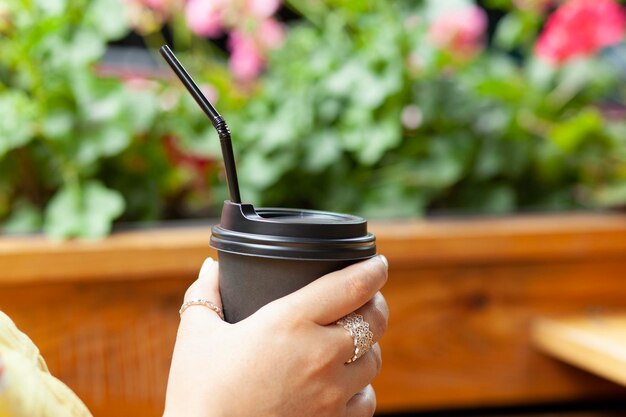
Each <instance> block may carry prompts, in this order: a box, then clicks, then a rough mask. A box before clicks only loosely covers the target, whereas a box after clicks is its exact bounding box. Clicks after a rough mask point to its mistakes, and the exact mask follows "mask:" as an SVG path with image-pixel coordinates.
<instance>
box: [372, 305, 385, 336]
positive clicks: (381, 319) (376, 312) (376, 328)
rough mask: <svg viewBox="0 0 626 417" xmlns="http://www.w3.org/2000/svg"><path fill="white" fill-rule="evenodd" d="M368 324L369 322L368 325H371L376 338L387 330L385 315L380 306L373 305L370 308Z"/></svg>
mask: <svg viewBox="0 0 626 417" xmlns="http://www.w3.org/2000/svg"><path fill="white" fill-rule="evenodd" d="M369 324H370V327H372V331H373V333H374V334H375V335H376V336H377V337H378V338H380V337H381V336H382V335H383V334H385V332H386V331H387V325H388V320H387V315H386V314H385V313H384V312H383V310H382V309H381V308H380V307H378V306H376V305H375V306H374V307H373V308H372V312H371V315H370V323H369Z"/></svg>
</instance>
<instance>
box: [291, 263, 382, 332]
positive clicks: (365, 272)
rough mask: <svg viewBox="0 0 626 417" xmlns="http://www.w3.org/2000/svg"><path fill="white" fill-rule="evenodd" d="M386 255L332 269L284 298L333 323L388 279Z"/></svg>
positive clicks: (311, 316) (318, 319)
mask: <svg viewBox="0 0 626 417" xmlns="http://www.w3.org/2000/svg"><path fill="white" fill-rule="evenodd" d="M387 265H388V264H387V258H385V257H384V256H383V255H378V256H375V257H373V258H370V259H368V260H366V261H363V262H359V263H357V264H354V265H350V266H348V267H346V268H344V269H340V270H339V271H334V272H331V273H330V274H326V275H324V276H323V277H321V278H319V279H317V280H315V281H313V282H312V283H310V284H309V285H307V286H306V287H304V288H302V289H300V290H298V291H296V292H294V293H292V294H290V295H288V296H286V297H285V298H284V301H286V302H289V303H291V304H292V306H293V307H294V308H297V309H298V310H299V311H301V312H303V314H304V315H305V316H306V317H307V318H309V319H310V320H312V321H314V322H316V323H318V324H320V325H324V326H325V325H327V324H330V323H334V322H335V321H337V320H339V319H340V318H341V317H343V316H345V315H346V314H349V313H352V312H353V311H355V310H356V309H358V308H359V307H361V306H362V305H364V304H365V303H367V302H368V300H370V299H371V298H372V297H374V295H375V294H376V293H377V292H378V290H380V289H381V288H382V287H383V285H385V282H387Z"/></svg>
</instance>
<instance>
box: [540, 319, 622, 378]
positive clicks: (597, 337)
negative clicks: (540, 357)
mask: <svg viewBox="0 0 626 417" xmlns="http://www.w3.org/2000/svg"><path fill="white" fill-rule="evenodd" d="M532 336H533V341H534V343H535V345H536V346H537V347H539V348H540V349H541V350H542V351H544V352H546V353H547V354H549V355H552V356H554V357H556V358H559V359H561V360H563V361H565V362H568V363H571V364H572V365H575V366H578V367H580V368H582V369H586V370H587V371H589V372H593V373H595V374H597V375H600V376H602V377H604V378H606V379H609V380H611V381H614V382H616V383H618V384H621V385H624V386H626V313H625V314H619V315H618V314H615V315H610V316H607V315H604V314H587V315H584V316H579V317H567V318H539V319H537V320H535V322H534V323H533V327H532Z"/></svg>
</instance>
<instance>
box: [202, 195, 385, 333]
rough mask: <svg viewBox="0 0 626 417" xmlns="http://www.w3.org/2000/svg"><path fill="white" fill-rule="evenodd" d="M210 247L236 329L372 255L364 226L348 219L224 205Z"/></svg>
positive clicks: (226, 307) (373, 246) (225, 304)
mask: <svg viewBox="0 0 626 417" xmlns="http://www.w3.org/2000/svg"><path fill="white" fill-rule="evenodd" d="M210 244H211V247H213V248H215V249H217V252H218V259H219V263H220V293H221V296H222V304H223V310H224V317H225V319H226V321H227V322H229V323H236V322H238V321H240V320H243V319H245V318H246V317H248V316H250V315H251V314H253V313H254V312H255V311H257V310H258V309H259V308H261V307H263V306H264V305H265V304H267V303H270V302H272V301H274V300H276V299H278V298H281V297H283V296H285V295H287V294H289V293H292V292H294V291H296V290H298V289H300V288H302V287H304V286H305V285H307V284H309V283H310V282H312V281H314V280H316V279H317V278H320V277H321V276H323V275H326V274H328V273H329V272H332V271H336V270H339V269H342V268H344V267H346V266H348V265H351V264H353V263H356V262H359V261H362V260H364V259H368V258H371V257H373V256H375V255H376V243H375V237H374V235H373V234H371V233H368V231H367V221H366V220H365V219H363V218H361V217H357V216H352V215H348V214H339V213H330V212H323V211H314V210H296V209H282V208H259V209H255V208H254V207H253V206H252V205H250V204H235V203H232V202H230V201H226V202H224V208H223V210H222V218H221V221H220V224H219V225H217V226H214V227H213V229H212V234H211V241H210Z"/></svg>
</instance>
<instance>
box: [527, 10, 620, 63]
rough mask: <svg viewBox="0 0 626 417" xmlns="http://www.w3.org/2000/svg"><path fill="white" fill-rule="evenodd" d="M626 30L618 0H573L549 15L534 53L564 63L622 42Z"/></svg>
mask: <svg viewBox="0 0 626 417" xmlns="http://www.w3.org/2000/svg"><path fill="white" fill-rule="evenodd" d="M625 30H626V15H625V13H624V10H623V9H622V8H621V7H620V5H619V4H618V3H617V2H616V1H614V0H571V1H569V2H567V3H564V4H563V5H562V6H560V7H559V8H558V9H557V10H556V11H555V12H554V13H553V14H552V15H551V16H550V17H549V18H548V21H547V23H546V26H545V28H544V30H543V32H542V33H541V35H540V37H539V40H538V41H537V45H536V47H535V52H536V53H537V55H538V56H539V57H541V58H543V59H545V60H547V61H550V62H552V63H555V64H562V63H564V62H566V61H569V60H570V59H572V58H576V57H581V56H590V55H593V54H595V53H596V52H598V51H599V50H600V49H602V48H604V47H606V46H609V45H613V44H616V43H618V42H620V41H621V40H622V39H623V38H624V33H625Z"/></svg>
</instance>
